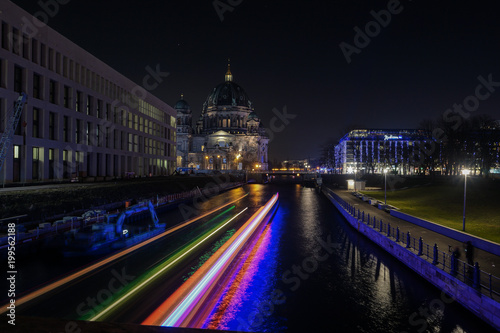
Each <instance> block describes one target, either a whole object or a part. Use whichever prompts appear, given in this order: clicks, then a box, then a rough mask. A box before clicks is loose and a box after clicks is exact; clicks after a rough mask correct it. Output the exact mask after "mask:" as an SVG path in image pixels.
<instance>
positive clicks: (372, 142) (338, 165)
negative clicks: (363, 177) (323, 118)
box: [335, 129, 433, 175]
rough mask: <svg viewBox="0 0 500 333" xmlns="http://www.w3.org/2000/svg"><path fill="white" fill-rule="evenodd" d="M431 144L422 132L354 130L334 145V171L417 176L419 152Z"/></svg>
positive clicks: (429, 136) (428, 135) (419, 165)
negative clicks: (388, 172)
mask: <svg viewBox="0 0 500 333" xmlns="http://www.w3.org/2000/svg"><path fill="white" fill-rule="evenodd" d="M432 142H433V140H432V137H431V135H430V133H429V132H428V131H425V130H381V129H356V130H353V131H350V132H349V133H347V134H346V135H344V136H343V137H342V139H340V141H339V143H338V144H337V145H336V146H335V172H336V173H341V174H346V173H354V172H363V173H383V172H384V170H390V171H392V172H397V173H398V174H403V175H407V174H414V173H418V172H419V170H418V169H419V168H420V167H421V164H422V163H420V159H421V157H422V154H421V152H422V149H423V147H424V148H425V147H426V145H430V144H431V143H432Z"/></svg>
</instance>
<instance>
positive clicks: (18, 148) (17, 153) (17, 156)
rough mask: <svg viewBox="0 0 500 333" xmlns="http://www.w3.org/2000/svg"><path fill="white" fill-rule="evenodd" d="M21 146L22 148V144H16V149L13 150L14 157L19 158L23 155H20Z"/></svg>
mask: <svg viewBox="0 0 500 333" xmlns="http://www.w3.org/2000/svg"><path fill="white" fill-rule="evenodd" d="M20 148H21V147H20V146H18V145H14V151H13V153H14V159H18V158H20V157H21V155H20V152H21V149H20Z"/></svg>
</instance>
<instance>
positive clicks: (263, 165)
mask: <svg viewBox="0 0 500 333" xmlns="http://www.w3.org/2000/svg"><path fill="white" fill-rule="evenodd" d="M174 108H175V109H176V111H177V137H178V141H177V163H178V166H179V167H187V168H193V169H196V170H218V171H221V170H243V169H247V170H252V169H254V170H267V169H268V160H267V149H268V143H269V138H268V137H267V135H266V133H265V129H264V127H263V126H262V123H261V121H260V119H259V117H258V116H257V114H256V113H255V111H254V108H253V105H252V102H251V101H250V99H249V98H248V96H247V94H246V93H245V91H244V90H243V88H242V87H240V86H239V85H238V84H236V83H235V82H234V81H233V75H232V74H231V70H230V67H229V65H228V69H227V72H226V75H225V81H224V82H223V83H221V84H219V85H217V86H216V87H215V88H214V89H213V90H212V92H211V93H210V94H209V96H208V97H207V99H206V101H205V103H204V104H203V109H202V111H201V115H200V118H199V119H198V121H197V122H196V124H195V126H193V124H192V114H191V108H190V106H189V104H188V103H187V102H186V101H185V100H184V98H183V97H181V100H179V101H178V102H177V103H176V104H175V107H174Z"/></svg>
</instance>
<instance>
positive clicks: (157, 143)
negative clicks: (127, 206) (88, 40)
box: [0, 0, 176, 183]
mask: <svg viewBox="0 0 500 333" xmlns="http://www.w3.org/2000/svg"><path fill="white" fill-rule="evenodd" d="M21 92H25V93H27V95H28V101H27V103H26V104H25V106H24V109H23V113H22V116H21V120H20V121H19V125H18V127H17V130H16V133H15V135H14V137H13V141H12V147H10V150H9V153H8V154H7V157H6V160H5V163H4V166H3V168H2V170H1V171H0V182H4V183H11V182H23V183H24V182H36V181H46V180H62V179H69V178H75V177H79V178H83V179H87V180H99V179H110V178H120V177H131V176H156V175H166V174H171V173H172V172H173V171H174V170H175V164H176V144H175V141H176V111H175V110H174V109H173V108H171V107H170V106H169V105H167V104H166V103H164V102H163V101H161V100H160V99H158V98H156V97H155V96H153V95H152V94H151V93H150V92H148V91H147V90H146V89H145V88H143V87H141V86H139V85H137V84H136V83H134V82H132V81H131V80H129V79H127V78H126V77H125V76H123V75H122V74H120V73H118V72H117V71H115V70H114V69H113V68H111V67H110V66H108V65H106V64H105V63H104V62H102V61H100V60H99V59H97V58H96V57H95V56H93V55H92V54H90V53H88V52H86V51H85V50H83V49H82V48H81V47H79V46H78V45H75V44H74V43H72V42H71V41H70V40H68V39H67V38H65V37H64V36H62V35H60V34H59V33H57V32H56V31H54V30H53V29H51V28H49V27H48V26H45V25H44V24H43V23H42V22H40V21H38V20H37V19H36V18H34V17H33V16H31V15H30V14H28V13H27V12H26V11H24V10H22V9H21V8H19V7H18V6H16V5H14V4H13V3H12V2H10V1H8V0H4V1H3V2H2V6H1V8H0V135H1V133H2V132H4V131H5V127H6V124H7V122H8V120H9V118H10V117H11V112H12V109H13V105H14V102H15V101H16V99H17V98H18V96H19V93H21Z"/></svg>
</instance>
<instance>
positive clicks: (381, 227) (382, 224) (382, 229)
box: [380, 219, 384, 232]
mask: <svg viewBox="0 0 500 333" xmlns="http://www.w3.org/2000/svg"><path fill="white" fill-rule="evenodd" d="M382 231H384V223H383V222H382V219H380V232H382Z"/></svg>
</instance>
